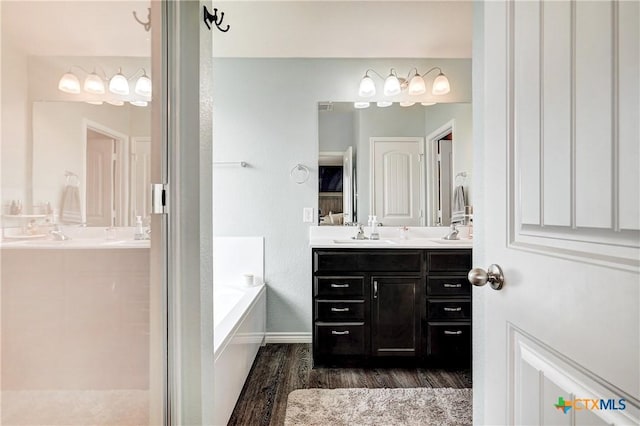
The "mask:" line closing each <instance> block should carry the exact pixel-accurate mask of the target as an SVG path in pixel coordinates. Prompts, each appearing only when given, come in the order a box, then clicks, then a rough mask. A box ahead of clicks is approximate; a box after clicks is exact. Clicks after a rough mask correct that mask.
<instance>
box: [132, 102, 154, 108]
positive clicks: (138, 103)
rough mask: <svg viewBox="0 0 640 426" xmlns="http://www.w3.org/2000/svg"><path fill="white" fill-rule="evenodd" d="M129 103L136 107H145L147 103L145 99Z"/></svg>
mask: <svg viewBox="0 0 640 426" xmlns="http://www.w3.org/2000/svg"><path fill="white" fill-rule="evenodd" d="M129 103H130V104H131V105H134V106H137V107H146V106H147V105H149V103H148V102H147V101H131V102H129Z"/></svg>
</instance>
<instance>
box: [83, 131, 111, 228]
mask: <svg viewBox="0 0 640 426" xmlns="http://www.w3.org/2000/svg"><path fill="white" fill-rule="evenodd" d="M115 148H116V142H115V140H114V139H113V138H110V137H108V136H106V135H103V134H101V133H98V132H95V131H91V130H88V131H87V161H86V164H87V178H86V182H87V225H88V226H114V225H115V205H114V202H115V200H114V198H115V197H114V195H115V194H114V187H115V185H114V184H113V183H114V179H115V167H116V166H115Z"/></svg>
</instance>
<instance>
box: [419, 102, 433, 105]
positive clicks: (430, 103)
mask: <svg viewBox="0 0 640 426" xmlns="http://www.w3.org/2000/svg"><path fill="white" fill-rule="evenodd" d="M435 104H436V102H420V105H422V106H432V105H435Z"/></svg>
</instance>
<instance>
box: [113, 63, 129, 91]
mask: <svg viewBox="0 0 640 426" xmlns="http://www.w3.org/2000/svg"><path fill="white" fill-rule="evenodd" d="M109 91H110V92H111V93H114V94H116V95H123V96H126V95H128V94H129V81H128V80H127V77H125V76H124V75H122V68H120V69H119V70H118V73H117V74H116V75H114V76H113V77H111V80H109Z"/></svg>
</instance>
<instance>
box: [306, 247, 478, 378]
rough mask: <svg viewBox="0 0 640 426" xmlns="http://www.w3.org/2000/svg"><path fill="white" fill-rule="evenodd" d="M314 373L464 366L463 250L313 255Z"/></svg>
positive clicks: (467, 315) (467, 295)
mask: <svg viewBox="0 0 640 426" xmlns="http://www.w3.org/2000/svg"><path fill="white" fill-rule="evenodd" d="M312 253H313V361H314V366H348V365H357V366H365V365H395V366H408V365H434V366H435V365H449V366H456V367H467V366H469V365H470V361H471V288H470V284H469V282H468V281H467V278H466V276H467V272H468V271H469V269H471V249H457V248H455V249H454V248H451V249H383V248H380V249H377V248H372V249H368V248H367V249H365V248H355V249H341V248H314V249H313V250H312Z"/></svg>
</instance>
